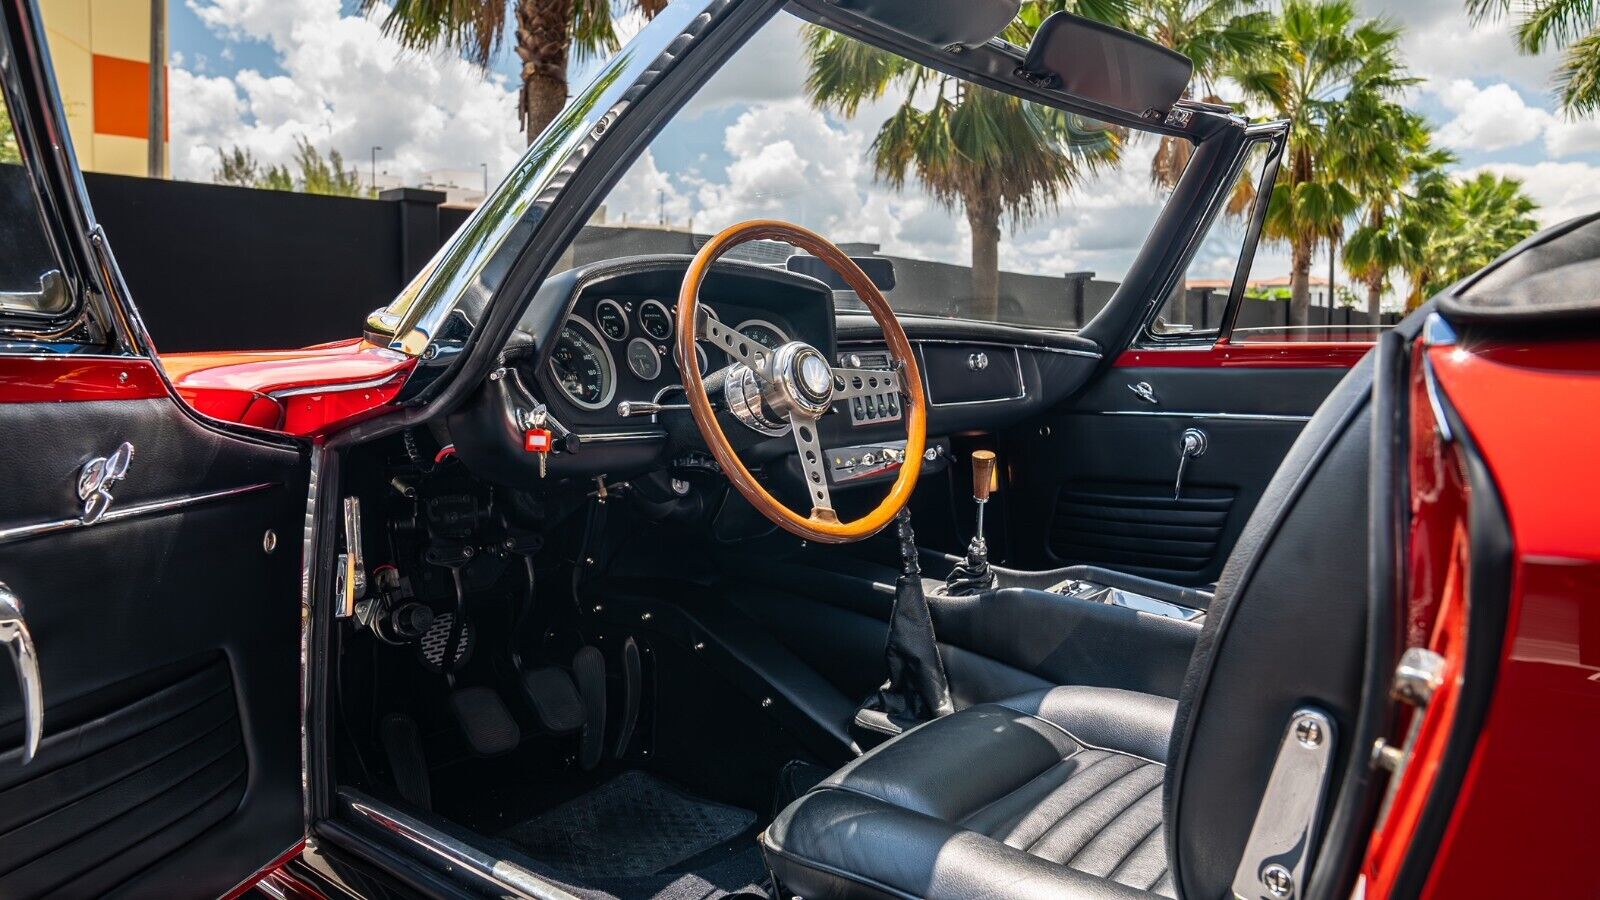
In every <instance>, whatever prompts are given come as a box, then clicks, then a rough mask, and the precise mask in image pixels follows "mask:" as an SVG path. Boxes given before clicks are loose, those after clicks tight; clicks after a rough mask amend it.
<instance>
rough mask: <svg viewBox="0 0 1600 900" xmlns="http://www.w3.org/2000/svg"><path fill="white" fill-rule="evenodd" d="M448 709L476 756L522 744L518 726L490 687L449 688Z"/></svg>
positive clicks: (491, 753) (514, 747) (509, 750)
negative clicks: (454, 716) (450, 690)
mask: <svg viewBox="0 0 1600 900" xmlns="http://www.w3.org/2000/svg"><path fill="white" fill-rule="evenodd" d="M450 709H451V710H452V711H453V712H454V713H455V714H456V722H457V723H458V724H459V725H460V726H461V731H462V733H463V734H465V735H466V737H467V743H468V744H470V745H471V746H472V749H473V750H474V751H475V752H477V753H478V754H479V755H480V756H499V755H500V754H502V753H510V752H511V751H512V750H515V749H517V745H518V744H520V743H522V729H520V728H518V727H517V721H516V720H515V719H513V718H511V711H510V710H508V709H506V704H505V702H504V701H502V700H501V699H500V695H499V694H497V693H495V692H494V690H493V689H492V688H486V687H469V688H461V689H460V690H457V691H452V692H451V694H450Z"/></svg>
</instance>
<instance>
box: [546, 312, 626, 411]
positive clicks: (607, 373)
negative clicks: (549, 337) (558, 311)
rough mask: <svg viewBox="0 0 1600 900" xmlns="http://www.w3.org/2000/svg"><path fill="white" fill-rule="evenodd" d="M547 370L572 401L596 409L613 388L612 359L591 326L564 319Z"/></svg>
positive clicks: (615, 387) (614, 375)
mask: <svg viewBox="0 0 1600 900" xmlns="http://www.w3.org/2000/svg"><path fill="white" fill-rule="evenodd" d="M550 374H552V375H554V376H555V379H556V382H557V383H558V384H560V385H561V389H562V390H563V391H566V392H567V396H568V397H570V398H572V402H573V403H576V404H578V405H579V406H581V407H583V408H584V409H600V408H601V407H603V406H605V405H606V404H607V403H610V402H611V396H612V395H613V394H615V393H616V391H617V377H616V362H615V361H614V360H612V358H611V351H610V350H607V349H606V344H605V341H604V339H602V338H601V337H600V333H599V332H598V331H595V330H594V326H593V325H590V324H589V323H588V322H585V321H583V320H582V319H568V320H567V323H566V324H565V325H563V326H561V336H560V337H559V338H557V339H556V346H555V349H554V350H552V351H550Z"/></svg>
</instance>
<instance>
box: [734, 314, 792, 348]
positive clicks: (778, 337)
mask: <svg viewBox="0 0 1600 900" xmlns="http://www.w3.org/2000/svg"><path fill="white" fill-rule="evenodd" d="M734 330H735V331H737V332H739V333H740V334H742V335H744V336H745V337H747V338H749V339H750V340H752V341H755V342H756V343H758V344H760V345H761V346H763V347H765V348H767V349H768V350H776V349H778V347H780V346H782V345H783V344H785V343H788V341H789V338H788V337H787V336H786V335H785V334H784V333H783V329H781V328H779V327H778V326H776V325H774V324H772V323H771V322H768V321H767V320H765V319H750V320H748V321H745V322H741V323H739V327H738V328H736V329H734Z"/></svg>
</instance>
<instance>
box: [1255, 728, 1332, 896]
mask: <svg viewBox="0 0 1600 900" xmlns="http://www.w3.org/2000/svg"><path fill="white" fill-rule="evenodd" d="M1335 737H1336V735H1335V733H1334V727H1333V719H1331V718H1329V717H1328V714H1327V713H1325V712H1323V711H1322V710H1320V709H1316V708H1315V707H1301V708H1300V709H1297V710H1295V712H1294V715H1292V716H1290V717H1289V727H1288V728H1286V729H1285V730H1284V734H1283V740H1282V741H1281V742H1280V743H1279V744H1278V758H1277V760H1276V761H1275V762H1274V763H1273V765H1272V775H1271V777H1270V778H1269V779H1268V780H1267V790H1266V793H1264V794H1262V795H1261V806H1260V807H1259V808H1257V810H1256V820H1255V824H1254V825H1253V826H1251V828H1250V840H1249V842H1248V843H1246V844H1245V847H1244V856H1243V857H1242V858H1241V859H1240V860H1239V868H1238V869H1237V870H1235V872H1234V875H1233V897H1234V900H1291V898H1295V897H1300V896H1302V895H1303V894H1304V886H1305V879H1306V873H1307V872H1308V871H1309V870H1310V861H1311V854H1312V851H1313V849H1314V848H1315V847H1316V840H1317V833H1316V831H1317V820H1318V819H1319V818H1321V815H1322V802H1323V795H1324V794H1325V793H1326V792H1327V790H1328V771H1329V768H1330V764H1331V763H1332V760H1333V748H1334V739H1335Z"/></svg>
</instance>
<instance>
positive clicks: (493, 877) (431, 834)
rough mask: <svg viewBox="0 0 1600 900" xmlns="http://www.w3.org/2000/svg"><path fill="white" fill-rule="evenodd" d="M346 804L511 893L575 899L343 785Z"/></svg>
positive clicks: (538, 899) (533, 898) (531, 899)
mask: <svg viewBox="0 0 1600 900" xmlns="http://www.w3.org/2000/svg"><path fill="white" fill-rule="evenodd" d="M339 795H340V799H342V800H343V801H344V803H345V806H346V808H348V809H349V810H350V811H351V812H353V813H355V814H356V815H358V816H361V817H362V818H364V819H366V820H367V821H369V822H371V823H373V824H374V825H376V826H378V827H379V828H382V829H383V830H384V831H387V832H389V833H390V834H393V835H395V836H396V837H399V838H402V839H404V840H406V841H409V842H410V843H412V844H414V845H416V846H417V847H420V848H422V849H423V850H426V851H428V852H429V853H431V854H433V855H434V856H436V857H438V858H439V859H440V860H443V861H444V863H445V865H446V866H447V867H448V868H450V869H459V870H461V871H464V872H467V873H469V874H472V875H475V876H477V877H478V878H479V879H481V880H483V881H486V882H488V883H489V884H491V885H494V886H495V887H497V888H499V889H501V890H504V891H509V892H510V893H511V896H513V897H523V898H528V900H579V898H578V897H577V896H576V895H574V894H570V893H568V892H567V891H565V890H562V889H561V887H559V886H558V885H555V884H552V883H551V882H548V881H545V880H544V879H543V878H540V877H539V876H537V875H535V874H533V873H532V872H529V871H528V870H527V869H524V868H523V867H521V866H519V865H517V864H516V863H513V862H510V861H508V860H504V859H497V858H495V857H494V856H492V855H490V854H488V853H485V852H483V851H482V850H479V849H478V848H476V847H473V846H471V845H469V844H466V843H465V842H462V841H459V840H456V839H455V838H453V837H451V836H449V835H447V834H445V833H443V832H441V831H438V830H437V829H434V828H431V827H429V826H427V825H425V824H423V823H422V822H419V821H417V820H416V819H414V818H412V817H410V816H408V815H406V814H405V813H403V812H400V811H399V810H396V809H392V808H390V807H387V806H384V805H383V804H381V803H379V802H377V801H376V800H371V799H368V798H367V797H365V796H363V795H361V794H359V793H358V792H356V791H353V790H350V789H348V788H345V789H343V790H341V791H340V792H339Z"/></svg>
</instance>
